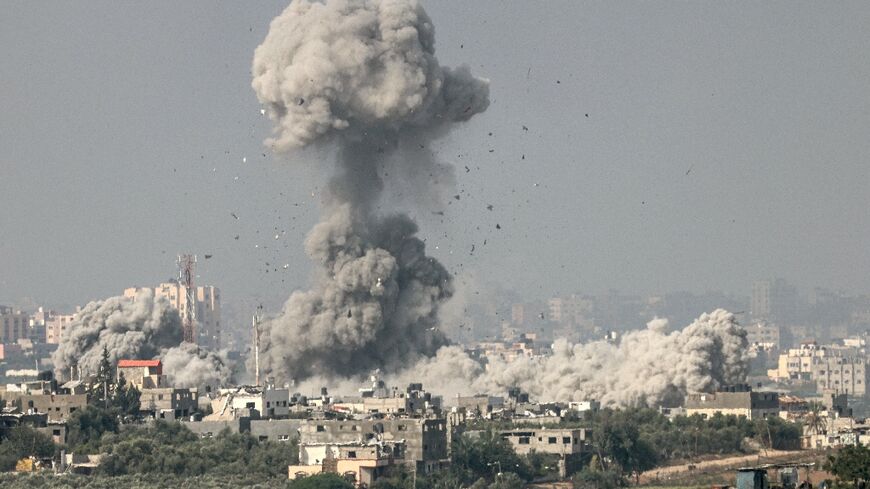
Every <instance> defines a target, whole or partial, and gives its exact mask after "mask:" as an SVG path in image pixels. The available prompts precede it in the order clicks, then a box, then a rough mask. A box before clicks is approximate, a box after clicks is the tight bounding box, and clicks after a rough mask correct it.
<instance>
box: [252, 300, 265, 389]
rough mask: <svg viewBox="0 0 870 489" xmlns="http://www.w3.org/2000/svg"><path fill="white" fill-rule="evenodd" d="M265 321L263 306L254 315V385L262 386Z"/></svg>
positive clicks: (258, 307)
mask: <svg viewBox="0 0 870 489" xmlns="http://www.w3.org/2000/svg"><path fill="white" fill-rule="evenodd" d="M262 320H263V304H260V305H259V306H257V313H256V314H254V320H253V326H254V384H255V385H260V321H262Z"/></svg>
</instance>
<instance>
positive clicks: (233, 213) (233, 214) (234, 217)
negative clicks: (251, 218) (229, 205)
mask: <svg viewBox="0 0 870 489" xmlns="http://www.w3.org/2000/svg"><path fill="white" fill-rule="evenodd" d="M230 215H231V216H233V219H235V220H238V219H239V216H237V215H236V213H235V212H230Z"/></svg>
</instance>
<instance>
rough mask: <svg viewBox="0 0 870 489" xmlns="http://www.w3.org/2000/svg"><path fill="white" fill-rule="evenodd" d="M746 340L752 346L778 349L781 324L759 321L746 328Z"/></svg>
mask: <svg viewBox="0 0 870 489" xmlns="http://www.w3.org/2000/svg"><path fill="white" fill-rule="evenodd" d="M746 340H747V341H748V342H749V345H750V346H760V347H762V348H764V349H771V348H774V349H778V348H779V347H780V332H779V326H777V325H775V324H768V323H766V322H764V321H759V322H757V323H755V324H753V325H751V326H749V327H747V328H746Z"/></svg>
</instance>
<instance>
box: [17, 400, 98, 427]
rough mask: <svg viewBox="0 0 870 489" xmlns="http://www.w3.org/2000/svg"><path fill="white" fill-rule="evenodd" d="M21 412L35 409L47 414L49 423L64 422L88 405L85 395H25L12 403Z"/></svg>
mask: <svg viewBox="0 0 870 489" xmlns="http://www.w3.org/2000/svg"><path fill="white" fill-rule="evenodd" d="M13 402H14V403H15V404H16V405H17V406H18V408H19V409H20V410H21V412H27V411H28V410H30V409H35V410H36V412H38V413H47V414H48V420H49V421H66V420H68V419H69V417H70V416H71V415H72V413H74V412H76V411H77V410H79V409H84V408H85V406H87V405H88V396H87V395H85V394H69V395H64V394H57V395H55V394H25V395H22V396H20V397H18V399H17V401H13Z"/></svg>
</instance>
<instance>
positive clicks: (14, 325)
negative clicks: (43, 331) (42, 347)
mask: <svg viewBox="0 0 870 489" xmlns="http://www.w3.org/2000/svg"><path fill="white" fill-rule="evenodd" d="M29 326H30V316H28V315H27V314H24V313H23V312H21V311H16V310H14V309H12V308H11V307H6V306H0V343H15V342H17V341H18V340H19V339H21V338H28V337H29V333H30V328H29Z"/></svg>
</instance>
